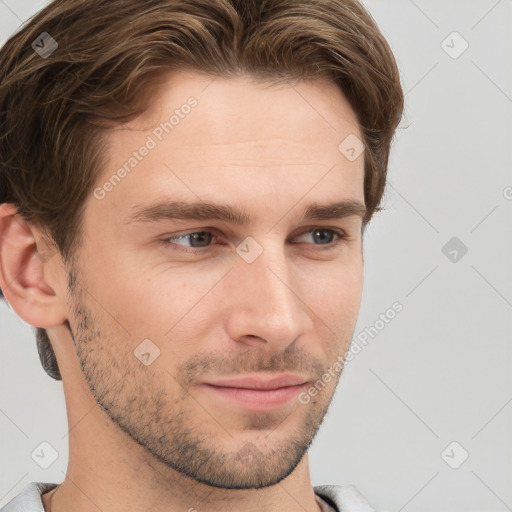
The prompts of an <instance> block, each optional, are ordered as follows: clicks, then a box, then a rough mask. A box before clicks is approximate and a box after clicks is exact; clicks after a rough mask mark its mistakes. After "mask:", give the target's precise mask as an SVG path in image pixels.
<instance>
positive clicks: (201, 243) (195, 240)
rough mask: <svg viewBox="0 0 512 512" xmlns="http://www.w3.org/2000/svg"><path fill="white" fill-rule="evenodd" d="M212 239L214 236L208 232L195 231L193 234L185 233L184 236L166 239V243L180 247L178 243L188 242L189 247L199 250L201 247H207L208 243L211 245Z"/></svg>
mask: <svg viewBox="0 0 512 512" xmlns="http://www.w3.org/2000/svg"><path fill="white" fill-rule="evenodd" d="M213 238H214V236H213V234H212V233H211V232H210V231H196V232H194V233H186V234H184V235H178V236H172V237H170V238H168V239H167V241H168V242H171V243H173V244H176V245H182V244H180V243H178V242H179V241H182V240H188V241H190V242H191V245H190V246H189V247H192V248H195V249H197V248H199V249H200V248H203V247H208V245H209V243H211V241H212V239H213Z"/></svg>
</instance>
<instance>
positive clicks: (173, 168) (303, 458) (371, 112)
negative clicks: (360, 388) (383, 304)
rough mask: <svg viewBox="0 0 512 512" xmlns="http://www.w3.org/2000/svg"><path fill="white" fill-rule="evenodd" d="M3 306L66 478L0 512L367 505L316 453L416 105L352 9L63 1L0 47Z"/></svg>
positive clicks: (366, 18) (365, 20)
mask: <svg viewBox="0 0 512 512" xmlns="http://www.w3.org/2000/svg"><path fill="white" fill-rule="evenodd" d="M0 83H1V85H0V133H1V135H0V156H1V161H0V203H1V206H0V286H1V288H2V290H3V294H4V296H5V298H6V299H7V301H8V302H9V304H10V305H11V307H12V308H13V309H14V310H15V311H16V313H17V314H18V315H19V316H20V317H21V318H22V319H23V320H25V321H26V322H28V323H29V324H31V325H33V326H34V327H36V328H37V344H38V350H39V354H40V357H41V361H42V363H43V366H44V367H45V369H46V371H47V372H48V373H49V375H51V376H52V377H54V378H56V379H62V382H63V387H64V393H65V397H66V408H67V414H68V422H69V429H70V432H69V465H68V469H67V474H66V478H65V479H64V481H63V482H61V483H60V484H58V485H57V484H56V483H44V482H33V483H31V484H29V485H28V486H27V487H26V488H25V489H23V491H22V493H21V494H19V495H18V496H16V497H15V498H14V499H13V500H12V501H11V502H10V503H9V504H8V505H6V506H5V507H4V508H3V509H2V510H3V512H12V511H22V510H23V511H24V512H25V511H31V510H34V511H35V510H41V509H42V507H43V506H44V510H46V511H47V512H50V511H51V512H63V511H65V510H68V511H69V510H77V511H78V510H79V511H80V512H89V511H94V510H98V509H99V510H102V511H105V512H106V511H108V512H117V511H121V510H127V509H129V510H137V511H142V510H152V511H155V512H160V511H169V510H173V511H174V510H188V511H193V510H197V511H205V512H210V511H220V510H244V511H252V510H254V511H256V510H258V511H261V510H269V511H270V510H272V511H275V512H281V511H283V512H284V511H287V512H290V511H299V510H300V511H303V510H308V511H316V510H322V511H332V510H343V511H351V510H354V511H355V510H358V511H362V510H372V508H371V506H370V505H369V504H368V502H367V501H366V500H365V499H364V498H363V497H362V496H361V495H360V493H359V492H358V491H357V489H356V488H355V487H353V486H342V485H323V486H316V487H312V485H311V482H310V476H309V469H308V455H307V450H308V448H309V446H310V445H311V442H312V440H313V438H314V436H315V435H316V433H317V431H318V429H319V427H320V425H321V423H322V421H323V419H324V416H325V414H326V412H327V410H328V407H329V404H330V402H331V399H332V397H333V394H334V391H335V389H336V385H337V383H338V381H339V377H340V374H341V371H342V368H343V362H344V358H345V355H346V353H347V350H348V348H349V345H350V340H351V338H352V335H353V332H354V327H355V324H356V320H357V315H358V311H359V305H360V301H361V293H362V283H363V247H362V236H363V232H364V227H365V226H366V225H367V223H368V222H369V220H370V219H371V218H372V216H373V214H374V213H375V212H376V211H378V209H379V206H378V205H379V203H380V200H381V198H382V194H383V191H384V186H385V180H386V170H387V163H388V155H389V150H390V144H391V140H392V137H393V134H394V131H395V129H396V127H397V125H398V123H399V121H400V118H401V115H402V109H403V94H402V89H401V87H400V80H399V74H398V70H397V67H396V63H395V60H394V58H393V55H392V53H391V51H390V49H389V46H388V45H387V43H386V41H385V39H384V38H383V36H382V34H381V33H380V32H379V30H378V28H377V27H376V25H375V23H374V21H373V19H372V18H371V16H370V15H369V14H368V12H367V11H366V10H365V9H364V8H363V7H362V6H361V5H360V4H359V3H358V2H356V1H355V0H353V1H346V0H319V1H317V2H310V1H309V0H271V1H257V0H251V1H249V0H243V1H242V0H207V1H206V0H153V1H148V2H139V1H138V0H73V1H71V0H55V1H54V2H52V3H50V4H49V5H48V6H47V7H45V8H44V9H43V10H42V11H41V12H40V13H39V14H37V15H36V16H35V17H34V18H33V19H32V20H30V22H29V23H27V24H26V25H25V26H24V27H23V29H22V30H21V31H20V32H19V33H17V34H15V35H14V36H12V37H11V38H10V39H9V40H8V41H7V43H6V44H5V46H4V47H3V48H2V50H1V52H0Z"/></svg>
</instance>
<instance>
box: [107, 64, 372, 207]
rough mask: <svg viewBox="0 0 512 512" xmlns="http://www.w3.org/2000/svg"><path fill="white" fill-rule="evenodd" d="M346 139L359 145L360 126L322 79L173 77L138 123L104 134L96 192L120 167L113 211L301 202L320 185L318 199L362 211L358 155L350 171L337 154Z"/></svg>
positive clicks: (186, 73) (361, 167)
mask: <svg viewBox="0 0 512 512" xmlns="http://www.w3.org/2000/svg"><path fill="white" fill-rule="evenodd" d="M348 136H352V137H354V136H355V137H358V138H359V139H362V136H361V132H360V127H359V125H358V122H357V117H356V115H355V113H354V112H353V110H352V108H351V106H350V105H349V103H348V101H347V100H346V98H345V97H344V95H343V93H342V92H341V90H340V89H339V88H338V87H337V86H336V84H334V83H332V82H330V81H327V80H325V79H317V80H314V81H307V82H305V81H294V82H288V83H287V82H284V83H282V82H281V83H278V84H273V83H271V82H268V81H261V80H258V79H255V78H252V77H250V76H247V75H242V76H238V77H232V78H221V77H213V76H210V75H204V74H201V73H198V72H194V71H182V72H176V73H174V74H172V75H169V76H168V77H167V79H166V81H165V82H163V85H162V86H161V87H160V89H159V91H158V93H157V94H155V97H154V99H153V100H152V102H151V105H150V107H149V109H148V110H147V111H146V112H145V113H144V114H143V115H141V116H140V117H138V118H137V119H135V120H133V121H131V122H130V123H127V124H124V125H121V126H119V127H116V128H115V129H113V130H111V131H110V132H109V133H108V135H107V138H108V143H109V148H110V157H111V158H110V161H109V163H108V165H107V168H106V169H105V171H104V172H103V174H102V176H101V179H100V181H99V185H101V184H102V183H105V180H108V179H109V177H111V176H112V175H113V173H116V171H117V170H118V169H120V168H121V167H124V169H125V171H126V172H123V173H122V174H123V179H122V182H121V183H119V184H118V185H117V184H116V186H115V187H114V189H113V190H112V191H109V195H108V199H109V201H112V200H114V199H115V200H116V202H117V204H118V205H119V206H122V205H125V206H127V205H129V204H133V203H134V202H140V199H141V197H143V196H144V194H146V196H147V197H148V198H150V197H152V196H154V195H155V193H156V192H158V193H161V192H163V191H165V192H168V193H169V194H180V198H184V196H183V193H184V194H185V195H188V196H190V197H191V198H192V197H193V196H194V195H196V196H200V195H201V194H203V193H204V192H206V191H207V190H208V191H209V192H208V193H211V192H212V191H213V193H214V194H215V190H217V192H218V193H219V194H220V192H221V191H224V192H225V195H228V196H229V195H232V194H233V192H234V190H235V189H236V190H237V191H239V192H240V194H241V195H240V197H238V198H236V199H239V200H242V198H247V199H250V197H251V196H252V197H257V196H258V194H265V193H266V192H267V194H266V196H267V198H268V199H269V200H272V198H271V197H272V193H274V194H277V195H279V196H280V197H281V198H282V199H283V200H285V196H286V193H287V192H288V193H290V194H289V195H290V198H291V195H294V196H295V200H298V199H299V197H298V195H297V194H299V193H300V194H303V193H304V192H306V191H307V189H308V188H312V187H313V186H314V184H315V183H319V181H323V183H321V184H320V185H319V186H316V189H317V190H318V191H319V193H320V194H324V195H325V194H326V193H329V192H330V191H331V190H332V191H333V192H336V190H334V189H336V188H337V189H338V192H340V191H342V192H343V195H344V196H345V197H347V198H353V199H360V200H362V201H364V197H363V182H364V163H363V162H364V158H363V157H364V155H362V156H361V157H360V158H358V159H356V160H354V161H351V160H349V159H347V158H346V157H345V156H344V155H343V154H342V152H341V151H340V149H339V146H340V143H342V141H343V140H344V139H346V138H347V137H348ZM144 146H146V147H148V148H150V149H149V150H144V151H143V152H144V153H145V154H144V155H142V156H141V155H140V154H137V155H135V154H134V153H140V152H139V151H138V150H139V149H141V148H143V147H144ZM132 164H133V165H132ZM331 171H332V172H331ZM326 173H328V174H329V176H328V179H324V178H322V177H323V176H324V175H326ZM322 187H324V188H323V192H320V191H321V190H322ZM341 189H343V190H341ZM292 192H293V194H292ZM219 194H217V195H219ZM244 194H246V195H244ZM219 198H220V197H219ZM339 198H340V195H339V194H338V195H336V197H334V195H333V199H334V200H337V199H339ZM195 199H197V197H196V198H195ZM223 199H225V197H223ZM274 199H275V197H274ZM313 199H314V198H313ZM107 202H108V201H107Z"/></svg>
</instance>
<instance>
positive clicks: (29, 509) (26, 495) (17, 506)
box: [0, 482, 375, 512]
mask: <svg viewBox="0 0 512 512" xmlns="http://www.w3.org/2000/svg"><path fill="white" fill-rule="evenodd" d="M56 485H57V484H55V483H45V482H31V483H30V484H27V485H26V486H25V487H24V488H23V490H22V491H21V492H20V493H19V494H18V495H17V496H15V497H14V498H13V499H12V500H11V501H9V503H7V505H5V506H4V507H2V508H1V509H0V512H44V507H43V500H42V498H41V496H42V495H43V494H46V493H47V492H49V491H51V490H52V489H53V488H54V487H55V486H56ZM313 490H314V491H315V497H316V499H317V501H318V503H319V504H320V506H321V507H322V512H375V510H374V509H373V508H372V507H371V506H370V505H369V504H368V502H367V501H366V500H365V499H364V498H363V496H362V495H361V494H360V492H359V491H358V490H357V488H356V487H354V486H353V485H316V486H314V487H313Z"/></svg>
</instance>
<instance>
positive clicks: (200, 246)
mask: <svg viewBox="0 0 512 512" xmlns="http://www.w3.org/2000/svg"><path fill="white" fill-rule="evenodd" d="M304 237H305V238H309V241H308V240H306V242H305V243H312V244H313V245H314V246H316V247H318V249H319V250H327V249H333V248H334V247H336V246H337V245H338V244H339V243H340V242H341V241H342V240H344V239H345V238H346V235H345V233H344V232H343V231H338V230H335V229H329V228H315V229H310V230H308V231H305V232H303V233H302V234H300V235H298V236H296V237H295V238H293V242H292V243H293V244H296V243H297V242H296V240H298V239H300V238H304ZM217 238H218V237H217V236H216V235H215V234H213V232H211V231H194V232H191V233H184V234H181V235H175V236H171V237H167V238H165V239H164V240H162V243H163V244H164V246H165V247H167V248H168V249H171V250H175V251H179V252H186V253H198V252H204V251H207V250H209V249H210V248H211V246H212V242H214V241H215V240H216V239H217ZM221 245H225V244H221Z"/></svg>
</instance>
